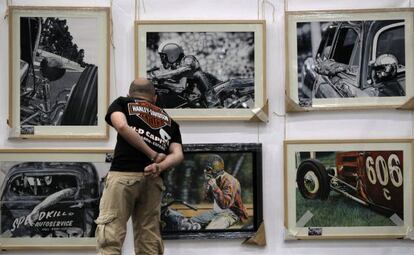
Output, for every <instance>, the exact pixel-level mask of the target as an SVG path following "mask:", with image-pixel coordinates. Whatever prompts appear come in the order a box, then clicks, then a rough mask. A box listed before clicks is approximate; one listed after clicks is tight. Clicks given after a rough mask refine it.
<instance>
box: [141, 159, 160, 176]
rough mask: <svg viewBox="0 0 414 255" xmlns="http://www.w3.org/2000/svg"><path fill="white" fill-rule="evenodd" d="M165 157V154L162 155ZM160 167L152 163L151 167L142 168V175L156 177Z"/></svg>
mask: <svg viewBox="0 0 414 255" xmlns="http://www.w3.org/2000/svg"><path fill="white" fill-rule="evenodd" d="M164 155H165V154H164ZM161 171H162V170H161V167H160V165H159V164H158V163H152V164H151V165H148V166H147V167H145V168H144V175H145V176H148V175H150V176H152V177H158V176H159V175H160V173H161Z"/></svg>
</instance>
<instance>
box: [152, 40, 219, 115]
mask: <svg viewBox="0 0 414 255" xmlns="http://www.w3.org/2000/svg"><path fill="white" fill-rule="evenodd" d="M158 54H159V56H160V59H161V63H162V66H163V67H164V69H163V70H153V71H150V72H149V73H148V75H149V77H150V79H152V80H157V81H163V83H164V86H169V87H172V88H176V89H178V90H184V89H187V90H188V91H193V89H194V88H197V89H198V90H199V92H200V93H201V98H202V99H203V101H204V102H205V104H206V106H207V107H208V108H211V107H214V106H217V105H218V104H219V100H218V98H217V96H216V95H215V94H214V92H213V91H212V87H213V85H214V84H217V83H219V82H221V81H220V80H218V79H217V78H216V77H215V76H214V75H212V74H210V73H206V72H203V71H202V69H201V67H200V63H199V61H198V60H197V58H196V57H195V56H193V55H187V56H186V55H185V54H184V50H183V48H182V47H181V46H180V45H178V44H177V43H174V42H170V41H166V42H164V43H162V44H161V45H160V46H159V47H158ZM186 86H187V88H186Z"/></svg>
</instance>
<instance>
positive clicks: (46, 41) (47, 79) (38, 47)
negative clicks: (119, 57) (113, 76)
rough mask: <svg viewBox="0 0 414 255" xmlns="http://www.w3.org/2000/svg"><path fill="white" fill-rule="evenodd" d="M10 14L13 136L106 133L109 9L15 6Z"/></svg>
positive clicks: (59, 136)
mask: <svg viewBox="0 0 414 255" xmlns="http://www.w3.org/2000/svg"><path fill="white" fill-rule="evenodd" d="M10 17H11V19H10V30H9V36H10V47H11V49H10V68H11V70H10V91H9V92H10V94H9V96H10V97H9V101H10V107H9V119H8V124H9V126H10V127H11V130H10V133H9V137H13V138H38V137H48V138H70V137H75V136H77V137H83V138H89V137H93V138H104V137H106V136H107V132H108V131H107V130H106V126H105V121H104V118H103V115H104V111H105V110H106V108H107V105H108V100H107V96H108V91H107V87H108V85H109V51H107V49H108V47H109V32H108V31H107V25H108V24H109V8H101V9H99V10H91V9H88V8H77V9H70V10H69V9H65V8H61V7H55V8H52V9H50V8H49V9H45V8H42V7H30V6H25V7H11V8H10ZM90 31H95V32H94V33H91V32H90Z"/></svg>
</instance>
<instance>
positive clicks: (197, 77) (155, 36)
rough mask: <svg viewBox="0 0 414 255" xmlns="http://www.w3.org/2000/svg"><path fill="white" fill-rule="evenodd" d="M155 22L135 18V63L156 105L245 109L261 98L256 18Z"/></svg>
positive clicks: (258, 34)
mask: <svg viewBox="0 0 414 255" xmlns="http://www.w3.org/2000/svg"><path fill="white" fill-rule="evenodd" d="M157 25H158V23H154V24H151V23H150V22H149V24H147V23H142V22H139V23H137V30H138V34H139V35H137V36H138V37H137V40H138V42H137V44H138V57H139V59H138V67H137V68H139V70H138V75H139V76H146V77H147V78H148V79H150V80H151V81H152V82H153V83H154V85H155V87H156V92H157V97H158V98H157V104H158V105H159V106H160V107H163V108H166V109H176V110H177V109H204V110H210V111H214V110H222V111H223V110H224V111H227V110H230V109H234V110H244V111H246V112H247V111H249V110H250V111H251V110H252V109H254V108H256V107H258V105H260V104H261V102H260V101H262V100H261V99H260V98H262V96H261V95H262V93H263V88H262V85H263V81H262V76H263V62H262V61H263V52H262V51H263V48H262V43H263V38H262V32H263V31H262V27H261V26H260V25H261V23H257V22H256V24H248V25H247V26H245V27H242V26H241V25H240V24H237V23H236V24H231V23H230V24H209V23H207V22H206V24H198V23H196V24H190V23H188V24H185V23H179V24H175V23H170V24H168V23H167V24H163V25H158V26H157ZM221 27H222V28H221ZM140 64H141V65H142V66H141V65H140ZM181 112H182V111H181ZM230 112H231V111H230Z"/></svg>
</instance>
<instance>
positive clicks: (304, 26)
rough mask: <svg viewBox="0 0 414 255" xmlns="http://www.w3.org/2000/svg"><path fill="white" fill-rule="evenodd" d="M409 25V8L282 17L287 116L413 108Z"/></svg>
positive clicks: (413, 13) (412, 14) (412, 12)
mask: <svg viewBox="0 0 414 255" xmlns="http://www.w3.org/2000/svg"><path fill="white" fill-rule="evenodd" d="M413 24H414V9H413V8H407V9H368V10H331V11H329V10H328V11H301V12H300V11H288V12H286V15H285V25H286V28H285V31H286V37H285V38H286V67H287V69H286V70H287V71H286V111H287V112H295V111H313V110H340V109H371V108H375V109H378V108H398V109H412V106H413V101H414V99H413V98H414V87H413V86H412V84H413V79H414V76H413V72H412V71H411V70H413V66H414V62H413V59H414V51H413V48H412V47H411V45H412V44H413V38H414V31H413V30H412V29H411V28H412V26H413Z"/></svg>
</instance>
